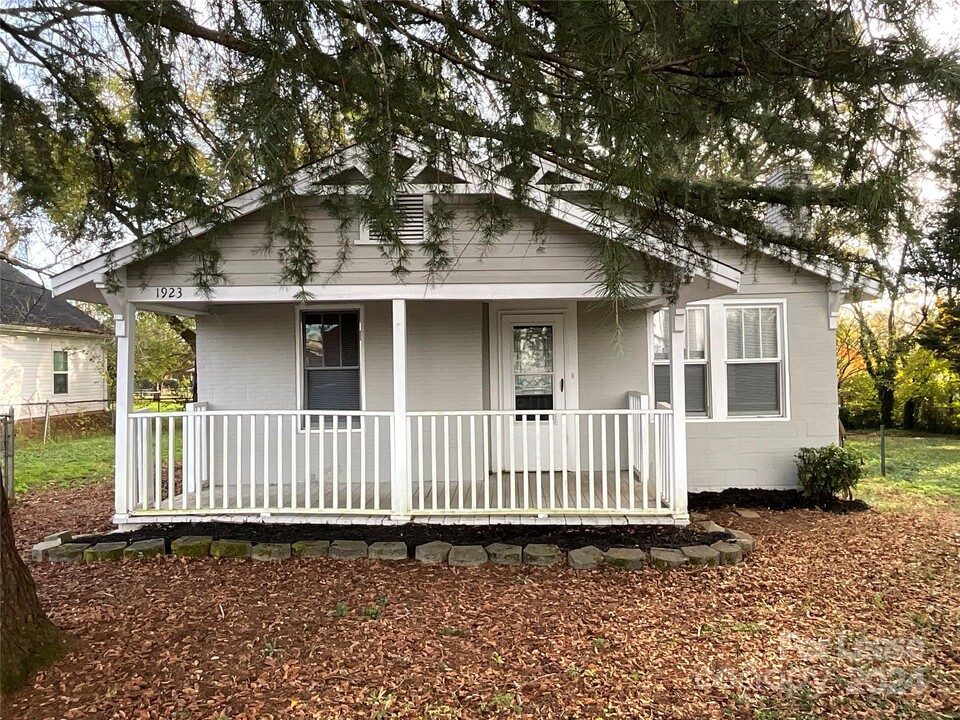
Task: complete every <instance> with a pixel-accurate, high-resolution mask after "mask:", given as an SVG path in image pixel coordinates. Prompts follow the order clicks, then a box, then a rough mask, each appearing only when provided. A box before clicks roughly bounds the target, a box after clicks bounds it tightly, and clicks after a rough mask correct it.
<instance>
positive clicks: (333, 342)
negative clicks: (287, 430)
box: [300, 310, 360, 411]
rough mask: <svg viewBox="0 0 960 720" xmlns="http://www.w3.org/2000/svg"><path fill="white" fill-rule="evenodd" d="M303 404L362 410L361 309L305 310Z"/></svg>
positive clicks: (326, 408) (314, 406) (324, 408)
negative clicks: (341, 310) (335, 310)
mask: <svg viewBox="0 0 960 720" xmlns="http://www.w3.org/2000/svg"><path fill="white" fill-rule="evenodd" d="M300 317H301V325H302V331H303V371H304V383H303V389H304V390H303V395H304V397H303V407H304V409H305V410H331V411H333V410H339V411H345V410H360V313H359V312H358V311H356V310H350V311H343V312H326V311H325V312H305V313H303V314H302V315H301V316H300Z"/></svg>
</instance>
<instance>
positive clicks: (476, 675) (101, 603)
mask: <svg viewBox="0 0 960 720" xmlns="http://www.w3.org/2000/svg"><path fill="white" fill-rule="evenodd" d="M26 510H27V512H24V508H20V509H18V512H17V514H16V516H15V522H16V523H17V524H18V530H21V529H22V528H24V527H26V528H27V529H28V532H29V531H31V530H30V529H31V528H32V531H33V532H39V529H40V527H41V526H42V524H43V520H42V519H40V518H37V517H32V516H31V515H30V513H34V514H42V513H43V512H44V509H43V506H42V504H39V503H38V504H35V505H33V506H32V509H30V508H26ZM713 516H714V519H715V520H717V522H719V523H720V524H721V525H730V526H733V527H738V528H741V529H743V530H746V531H748V532H750V533H752V534H754V535H755V536H756V537H757V538H758V541H759V542H758V549H757V551H756V552H755V553H754V554H753V555H752V556H751V558H750V560H749V561H748V562H747V563H746V564H744V565H742V566H738V567H725V568H719V569H714V570H708V571H705V572H687V571H680V572H671V573H660V572H657V571H653V570H644V571H639V572H618V571H615V570H602V571H597V572H576V571H572V570H570V569H567V568H529V567H495V566H485V567H482V568H478V569H452V568H446V567H429V566H423V565H420V564H418V563H415V562H401V563H376V562H372V561H357V562H350V561H331V560H325V559H318V560H310V561H306V560H303V561H289V562H283V563H279V564H276V565H264V564H255V563H251V562H242V561H241V562H235V561H215V560H201V561H190V562H185V563H181V562H177V561H174V560H172V559H170V558H161V559H157V560H156V561H143V562H122V563H116V564H110V563H102V564H98V565H95V566H84V565H49V564H44V565H35V566H32V570H33V572H34V576H35V578H36V579H37V583H38V588H39V591H40V593H41V596H42V598H43V600H44V602H45V605H46V607H47V608H48V609H49V611H50V614H51V617H52V618H53V620H54V621H55V622H56V623H57V624H58V625H60V626H61V627H62V628H63V629H65V630H66V631H67V632H68V633H69V634H70V635H72V636H73V637H74V638H75V639H76V645H75V649H74V650H73V652H72V653H71V654H70V655H69V656H67V657H66V658H64V659H63V660H62V661H61V662H59V663H58V664H57V665H55V666H54V667H52V668H49V669H47V670H45V671H44V672H42V673H41V674H39V675H38V676H37V677H36V678H35V680H34V682H33V684H32V686H30V687H27V688H25V689H23V690H22V691H20V692H18V693H17V694H15V695H14V696H12V697H11V698H9V699H8V700H7V701H6V703H5V705H4V713H3V717H4V718H8V717H9V718H22V719H24V720H48V719H54V720H56V719H59V718H74V717H77V718H80V717H85V718H86V717H90V718H164V719H167V718H176V719H178V720H180V719H186V718H204V719H210V720H213V719H216V718H229V719H230V720H253V719H254V718H256V719H258V720H264V719H266V718H281V717H282V718H339V717H358V718H382V719H385V718H428V719H438V718H488V717H490V718H493V717H500V718H507V717H510V718H518V717H538V718H539V717H583V718H597V717H631V718H632V717H656V718H678V719H679V718H690V717H696V718H741V717H742V718H752V717H755V713H756V714H757V715H761V714H763V713H766V716H767V717H784V718H788V717H796V716H799V715H803V714H807V715H814V716H819V715H822V716H825V717H836V718H846V717H851V716H857V717H876V718H880V717H889V716H890V715H892V714H897V713H898V714H900V715H903V716H911V715H919V714H921V713H924V712H926V713H930V714H931V716H934V715H932V714H936V713H941V714H946V713H949V712H951V711H953V710H955V709H956V708H957V707H960V641H958V638H960V562H958V552H957V551H958V543H957V539H958V535H957V533H958V531H960V516H958V515H956V514H951V513H933V512H927V513H924V512H917V513H912V514H910V515H896V514H881V513H875V512H866V513H854V514H850V515H828V514H823V513H819V512H815V511H806V510H800V511H791V512H785V513H765V517H763V518H760V519H743V518H737V517H734V516H733V514H732V513H725V512H724V511H716V512H715V513H713ZM89 517H91V518H95V517H97V514H96V513H91V514H90V515H89ZM58 522H59V521H58ZM66 525H68V526H76V525H77V523H66ZM54 529H59V528H54ZM374 609H375V610H376V611H377V612H376V613H374V612H373V610H374ZM374 615H376V616H377V617H373V616H374ZM898 653H899V654H898ZM901 671H902V672H907V673H913V675H910V676H909V677H914V678H919V680H920V682H919V683H918V684H915V685H909V686H908V685H905V684H902V685H900V686H896V685H893V686H891V685H889V684H887V685H884V684H883V682H882V681H885V680H889V679H890V678H895V677H896V673H897V672H901Z"/></svg>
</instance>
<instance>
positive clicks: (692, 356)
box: [653, 307, 710, 416]
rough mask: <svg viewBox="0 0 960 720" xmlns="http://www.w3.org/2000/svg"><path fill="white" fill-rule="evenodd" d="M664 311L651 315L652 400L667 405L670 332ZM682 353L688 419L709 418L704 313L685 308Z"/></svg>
mask: <svg viewBox="0 0 960 720" xmlns="http://www.w3.org/2000/svg"><path fill="white" fill-rule="evenodd" d="M668 325H669V317H668V315H667V311H666V310H659V311H657V312H656V313H654V315H653V396H654V401H655V402H657V403H662V402H665V403H669V402H670V332H669V328H668ZM685 341H686V342H685V346H684V351H683V361H684V362H683V378H684V391H685V395H686V411H687V415H700V416H706V415H708V414H709V408H710V403H709V377H710V368H709V361H708V358H707V311H706V308H702V307H688V308H687V313H686V336H685Z"/></svg>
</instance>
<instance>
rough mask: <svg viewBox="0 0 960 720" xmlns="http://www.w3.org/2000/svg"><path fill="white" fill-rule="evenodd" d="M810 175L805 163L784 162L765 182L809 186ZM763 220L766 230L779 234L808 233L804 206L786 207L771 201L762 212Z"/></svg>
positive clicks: (805, 235) (806, 235)
mask: <svg viewBox="0 0 960 720" xmlns="http://www.w3.org/2000/svg"><path fill="white" fill-rule="evenodd" d="M811 176H812V172H811V170H810V168H809V166H808V165H806V164H805V163H801V162H791V163H784V164H782V165H780V166H778V167H777V168H776V169H775V170H774V171H773V172H771V173H770V176H769V177H768V178H767V184H768V185H769V186H770V187H774V188H782V187H791V186H793V187H796V186H801V187H803V186H809V185H810V182H811ZM763 222H764V224H765V225H766V226H767V229H768V230H771V231H773V232H775V233H779V234H781V235H797V236H801V237H809V235H810V229H811V228H810V210H809V209H808V208H805V207H802V208H787V207H786V206H784V205H778V204H772V203H771V204H769V205H767V209H766V211H765V212H764V217H763Z"/></svg>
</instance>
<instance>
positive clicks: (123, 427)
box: [113, 302, 137, 518]
mask: <svg viewBox="0 0 960 720" xmlns="http://www.w3.org/2000/svg"><path fill="white" fill-rule="evenodd" d="M117 309H119V310H120V313H117V312H116V309H115V310H114V313H115V314H114V316H113V321H114V326H115V333H116V336H117V410H116V413H117V420H116V422H117V428H116V439H115V441H114V449H115V456H114V461H113V462H114V476H113V477H114V481H113V482H114V512H115V513H116V516H117V517H118V518H121V517H126V515H127V514H128V513H129V510H130V508H129V505H128V503H129V497H128V489H129V486H130V478H129V477H128V473H129V470H130V463H129V457H130V456H129V452H130V442H131V440H132V439H131V438H130V437H129V433H130V422H129V418H130V414H131V413H132V412H133V364H134V356H135V354H136V352H135V349H136V344H137V310H136V308H135V307H134V306H133V305H132V304H130V303H128V302H123V303H121V304H119V306H118V308H117Z"/></svg>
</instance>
